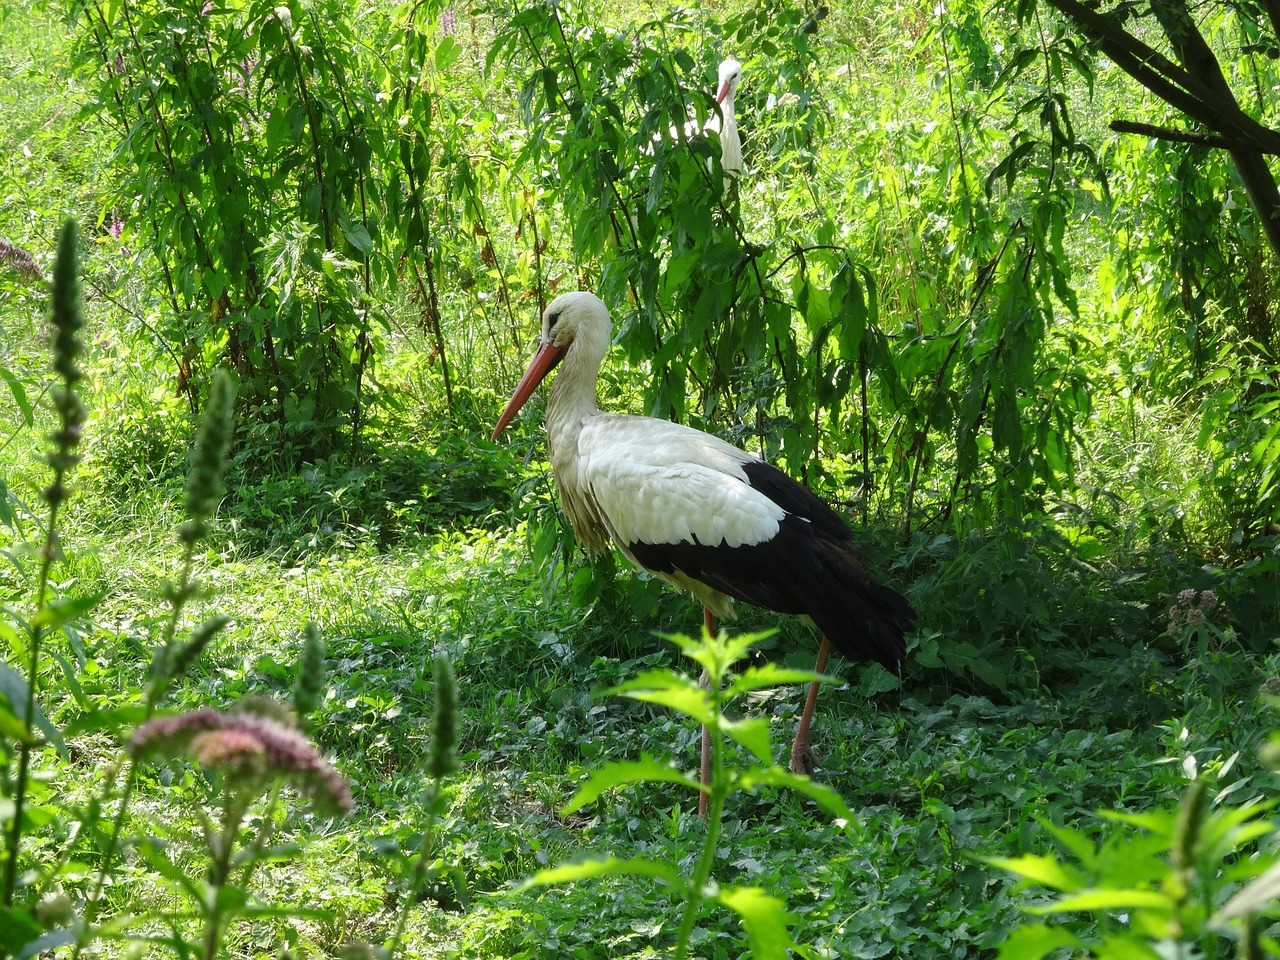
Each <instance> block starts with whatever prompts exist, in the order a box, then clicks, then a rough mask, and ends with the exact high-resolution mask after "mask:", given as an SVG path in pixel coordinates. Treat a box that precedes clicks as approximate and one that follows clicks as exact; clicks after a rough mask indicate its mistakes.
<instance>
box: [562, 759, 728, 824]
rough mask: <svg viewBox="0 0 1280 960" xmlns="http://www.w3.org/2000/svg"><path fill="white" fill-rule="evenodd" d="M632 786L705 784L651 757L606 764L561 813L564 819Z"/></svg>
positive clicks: (698, 787)
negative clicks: (614, 791)
mask: <svg viewBox="0 0 1280 960" xmlns="http://www.w3.org/2000/svg"><path fill="white" fill-rule="evenodd" d="M632 783H675V784H679V785H681V786H685V787H688V788H689V789H691V790H702V789H703V787H702V784H700V783H699V782H698V781H697V780H695V779H693V778H692V777H690V776H688V775H687V774H684V773H682V772H681V771H679V770H678V769H676V768H675V767H673V766H671V765H670V764H666V763H662V762H660V761H658V760H655V759H654V758H653V757H650V756H641V758H640V759H639V760H621V761H618V762H617V763H610V764H606V765H605V766H603V767H601V768H600V769H599V770H596V771H594V772H593V773H592V774H591V776H590V777H588V778H587V782H586V783H584V784H583V785H582V786H581V787H579V788H578V792H577V793H575V794H574V795H573V799H572V800H570V801H569V803H568V804H567V805H566V806H565V808H564V809H563V810H561V811H560V814H561V816H565V817H567V816H568V815H569V814H571V813H573V812H575V811H577V810H581V809H582V808H583V807H584V806H586V805H587V804H588V803H591V802H592V801H594V800H598V799H599V798H600V795H601V794H603V793H604V792H605V791H606V790H613V789H614V788H616V787H622V786H626V785H628V784H632Z"/></svg>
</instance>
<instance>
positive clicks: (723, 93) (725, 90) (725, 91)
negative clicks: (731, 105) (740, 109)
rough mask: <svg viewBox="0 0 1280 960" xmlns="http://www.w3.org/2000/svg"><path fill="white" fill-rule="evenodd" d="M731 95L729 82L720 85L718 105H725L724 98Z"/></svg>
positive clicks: (717, 96) (717, 95) (717, 98)
mask: <svg viewBox="0 0 1280 960" xmlns="http://www.w3.org/2000/svg"><path fill="white" fill-rule="evenodd" d="M728 95H729V81H728V80H726V81H725V82H724V83H722V84H720V92H719V93H717V94H716V103H724V98H725V97H727V96H728Z"/></svg>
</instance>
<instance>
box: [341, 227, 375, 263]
mask: <svg viewBox="0 0 1280 960" xmlns="http://www.w3.org/2000/svg"><path fill="white" fill-rule="evenodd" d="M342 235H343V236H344V237H346V238H347V242H348V243H349V244H351V245H352V246H353V247H355V248H356V249H357V250H359V251H360V252H361V253H363V254H364V255H365V256H366V257H367V256H369V255H370V254H371V253H373V238H372V237H370V236H369V231H368V230H367V229H365V226H364V224H362V223H357V224H353V225H351V226H346V227H343V228H342Z"/></svg>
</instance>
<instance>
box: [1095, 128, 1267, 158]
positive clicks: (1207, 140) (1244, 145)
mask: <svg viewBox="0 0 1280 960" xmlns="http://www.w3.org/2000/svg"><path fill="white" fill-rule="evenodd" d="M1108 126H1109V127H1110V128H1111V129H1112V130H1114V131H1115V132H1116V133H1136V134H1138V135H1139V136H1143V137H1152V138H1154V139H1156V140H1168V141H1170V142H1172V143H1191V144H1195V145H1196V146H1200V147H1217V148H1219V149H1222V150H1246V151H1247V150H1252V151H1254V152H1256V153H1271V154H1280V150H1275V149H1270V150H1260V149H1259V148H1258V146H1257V144H1255V143H1252V142H1245V141H1243V140H1238V139H1236V138H1234V137H1224V136H1221V135H1219V134H1216V133H1197V132H1195V131H1194V130H1175V129H1174V128H1173V127H1161V126H1158V125H1157V124H1154V123H1140V122H1139V121H1136V120H1112V121H1111V123H1109V124H1108Z"/></svg>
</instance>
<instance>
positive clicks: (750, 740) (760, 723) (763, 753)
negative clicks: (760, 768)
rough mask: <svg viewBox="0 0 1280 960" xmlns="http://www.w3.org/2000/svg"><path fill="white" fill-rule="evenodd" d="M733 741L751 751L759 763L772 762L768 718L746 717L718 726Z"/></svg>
mask: <svg viewBox="0 0 1280 960" xmlns="http://www.w3.org/2000/svg"><path fill="white" fill-rule="evenodd" d="M720 728H721V729H722V730H723V731H724V732H725V733H726V734H728V735H729V737H730V738H731V739H733V741H734V742H735V743H740V744H742V746H744V747H746V748H747V749H748V750H749V751H751V753H752V755H754V756H755V758H756V759H757V760H759V761H760V762H761V763H766V764H771V763H773V749H772V747H771V746H770V744H769V718H768V717H748V718H747V719H745V720H736V721H732V722H729V723H723V724H721V727H720Z"/></svg>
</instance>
